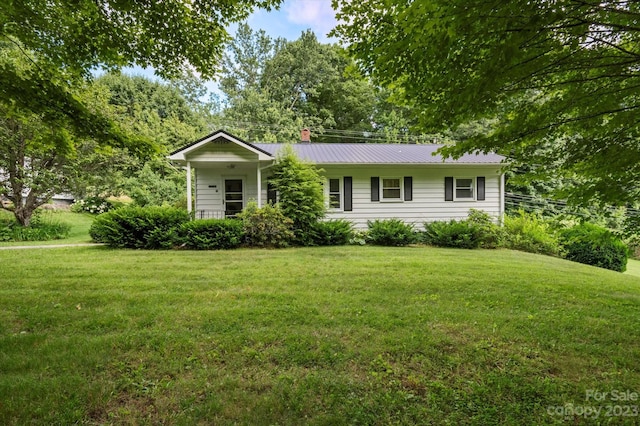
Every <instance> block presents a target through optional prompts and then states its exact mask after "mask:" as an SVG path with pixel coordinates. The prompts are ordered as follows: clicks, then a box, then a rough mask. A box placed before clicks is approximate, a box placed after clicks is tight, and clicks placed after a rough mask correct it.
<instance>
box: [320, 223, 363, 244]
mask: <svg viewBox="0 0 640 426" xmlns="http://www.w3.org/2000/svg"><path fill="white" fill-rule="evenodd" d="M311 232H312V233H313V243H314V244H315V245H318V246H343V245H346V244H349V241H350V240H351V238H353V225H352V224H351V222H349V221H348V220H345V219H332V220H327V221H320V222H317V223H316V224H315V225H314V226H313V228H312V230H311Z"/></svg>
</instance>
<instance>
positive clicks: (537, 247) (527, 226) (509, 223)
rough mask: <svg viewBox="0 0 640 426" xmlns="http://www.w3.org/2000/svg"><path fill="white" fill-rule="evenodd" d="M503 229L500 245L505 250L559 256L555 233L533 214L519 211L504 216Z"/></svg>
mask: <svg viewBox="0 0 640 426" xmlns="http://www.w3.org/2000/svg"><path fill="white" fill-rule="evenodd" d="M503 228H504V230H503V238H502V245H503V247H505V248H509V249H513V250H521V251H526V252H529V253H540V254H546V255H550V256H559V255H561V252H562V247H561V245H560V241H559V239H558V236H557V234H556V232H555V231H554V230H553V228H552V227H551V226H550V224H549V223H548V222H546V221H545V220H543V219H542V218H540V216H538V215H536V214H535V213H526V212H525V211H524V210H519V211H518V212H517V213H516V214H514V215H506V216H505V217H504V223H503Z"/></svg>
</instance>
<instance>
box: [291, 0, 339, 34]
mask: <svg viewBox="0 0 640 426" xmlns="http://www.w3.org/2000/svg"><path fill="white" fill-rule="evenodd" d="M283 9H284V11H285V12H286V14H287V20H288V21H289V22H291V23H293V24H295V25H301V26H305V25H306V26H307V27H308V28H311V30H313V32H315V33H316V34H317V35H318V38H319V39H321V41H322V39H324V40H326V35H327V33H328V32H329V31H331V30H332V29H333V27H334V26H335V25H336V13H335V11H334V10H333V8H332V7H331V0H287V1H285V3H284V7H283Z"/></svg>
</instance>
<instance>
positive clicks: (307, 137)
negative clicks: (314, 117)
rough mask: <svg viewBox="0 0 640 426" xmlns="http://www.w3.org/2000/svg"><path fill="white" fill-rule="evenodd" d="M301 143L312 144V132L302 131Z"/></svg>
mask: <svg viewBox="0 0 640 426" xmlns="http://www.w3.org/2000/svg"><path fill="white" fill-rule="evenodd" d="M300 142H302V143H311V130H309V129H302V131H301V132H300Z"/></svg>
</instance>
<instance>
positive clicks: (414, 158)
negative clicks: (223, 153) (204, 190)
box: [251, 142, 505, 164]
mask: <svg viewBox="0 0 640 426" xmlns="http://www.w3.org/2000/svg"><path fill="white" fill-rule="evenodd" d="M251 145H253V146H254V147H256V148H258V149H260V150H262V151H266V152H268V153H269V154H271V155H274V156H275V155H276V153H277V152H278V150H279V149H280V148H282V146H283V145H285V144H282V143H252V144H251ZM291 146H292V147H293V149H294V150H295V151H296V153H297V154H298V156H299V157H300V158H301V159H303V160H306V161H310V162H313V163H316V164H443V163H444V164H499V163H501V162H503V161H504V159H505V158H504V157H503V156H501V155H498V154H493V153H489V154H465V155H463V156H462V157H460V158H458V159H457V160H454V159H452V158H447V159H445V160H444V161H443V159H442V156H441V155H432V154H433V153H434V152H435V151H436V150H437V149H438V148H440V147H442V145H433V144H428V145H421V144H420V145H418V144H416V145H413V144H363V143H313V142H312V143H298V144H291Z"/></svg>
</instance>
